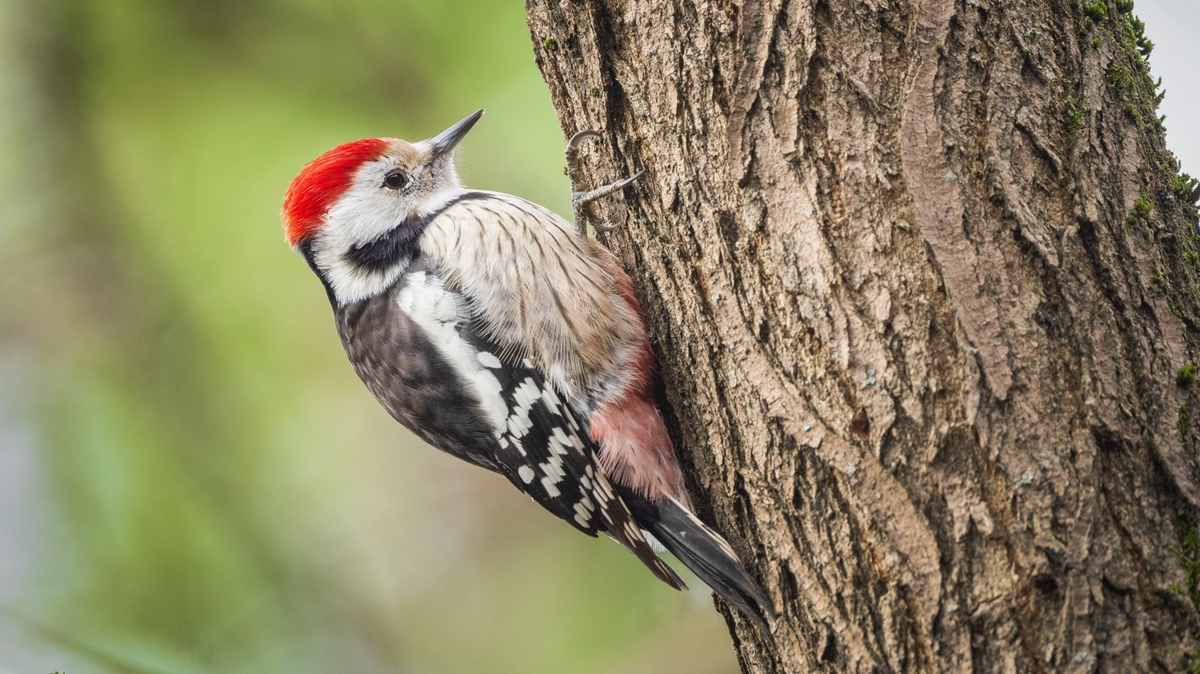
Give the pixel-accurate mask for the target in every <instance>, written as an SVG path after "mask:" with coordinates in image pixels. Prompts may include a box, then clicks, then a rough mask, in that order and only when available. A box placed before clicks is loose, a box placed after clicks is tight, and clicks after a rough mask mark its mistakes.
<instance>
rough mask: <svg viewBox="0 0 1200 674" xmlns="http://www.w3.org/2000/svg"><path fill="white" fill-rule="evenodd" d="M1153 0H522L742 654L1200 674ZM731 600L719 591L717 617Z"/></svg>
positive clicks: (830, 665)
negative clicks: (767, 624) (729, 580)
mask: <svg viewBox="0 0 1200 674" xmlns="http://www.w3.org/2000/svg"><path fill="white" fill-rule="evenodd" d="M1131 4H1132V3H1131V2H1129V0H1117V2H1116V4H1115V5H1113V4H1108V5H1106V4H1105V3H1104V2H1097V3H1094V4H1092V3H1088V4H1087V5H1086V6H1085V5H1084V4H1083V3H1081V0H960V1H958V2H955V1H953V0H878V1H866V2H863V1H860V0H742V1H741V2H737V3H730V2H718V1H716V0H708V1H700V2H696V1H695V0H666V1H663V2H649V1H648V0H527V10H528V14H529V25H530V28H531V33H532V37H533V40H534V45H535V51H536V54H537V62H538V65H539V66H540V67H541V69H542V72H543V74H544V76H545V79H546V82H547V83H548V85H549V87H550V91H551V95H552V97H553V101H554V104H555V107H556V108H557V109H558V112H559V116H560V119H561V121H562V127H563V131H564V133H571V132H574V131H576V130H578V129H583V128H595V129H601V130H603V131H604V132H605V139H606V140H605V141H604V144H603V146H602V147H599V148H597V151H595V152H594V153H593V154H592V156H591V157H590V158H589V162H590V164H589V165H590V171H591V173H590V176H589V180H590V181H591V184H590V185H587V186H594V185H595V184H599V183H600V182H601V181H605V182H607V181H611V180H613V179H616V178H618V177H622V176H624V175H628V174H630V173H632V172H633V171H635V170H639V169H644V170H645V171H646V175H645V177H644V178H643V179H642V180H641V181H640V182H639V183H638V184H637V185H636V186H635V187H634V188H631V189H630V190H627V192H626V196H627V197H629V198H628V199H627V200H626V201H625V203H624V204H622V203H608V204H601V205H599V206H598V207H597V209H596V210H597V212H598V213H597V215H599V216H600V217H604V218H607V219H609V220H611V221H614V222H617V223H622V225H623V226H622V227H621V228H619V229H617V230H616V231H614V232H613V233H611V234H609V235H607V236H606V237H605V241H606V243H608V244H609V245H610V246H611V247H612V248H613V249H614V251H616V252H617V254H618V255H619V256H620V257H621V258H622V259H623V260H624V262H625V264H626V265H627V268H628V269H629V270H630V271H631V272H632V275H633V276H634V278H635V280H636V283H637V284H638V287H639V293H640V294H641V297H642V300H643V302H644V304H645V306H646V308H647V312H648V318H649V322H650V324H651V328H652V332H653V337H654V338H655V342H656V349H657V352H658V356H659V360H660V362H661V364H662V366H663V370H664V377H665V380H666V391H667V392H666V396H667V399H668V401H669V403H670V407H671V409H672V410H673V414H674V415H675V416H676V417H677V422H678V424H677V425H678V428H679V429H680V432H681V435H682V443H681V448H680V452H681V454H682V457H683V459H684V461H685V463H686V464H687V466H688V469H689V472H690V478H691V479H692V485H691V486H692V488H693V490H694V493H695V495H696V496H697V498H698V501H699V503H700V504H701V508H702V514H703V515H704V516H705V517H708V518H710V519H711V520H712V521H713V522H714V523H715V524H716V525H717V527H718V528H719V529H720V530H721V531H724V532H726V533H727V534H728V535H729V537H730V538H731V539H732V541H733V543H734V545H735V546H736V547H737V548H738V550H739V552H740V554H741V555H742V556H743V559H744V560H746V561H747V563H748V565H749V566H750V567H751V568H752V569H753V571H754V572H755V573H756V575H758V577H760V578H761V579H762V582H763V585H764V586H765V587H766V588H767V590H768V592H769V593H770V594H771V596H772V597H773V599H774V601H775V602H776V606H777V608H778V609H779V611H780V618H779V620H778V621H777V623H776V624H775V627H774V629H775V635H776V639H777V640H778V644H779V650H778V653H772V652H770V651H769V650H767V649H765V648H764V647H763V645H762V644H761V643H760V642H759V641H758V640H757V637H756V636H755V633H754V631H753V629H752V628H751V627H749V626H748V625H747V624H745V623H744V622H743V621H741V620H740V619H738V618H731V627H732V628H733V629H734V635H735V642H736V645H737V648H738V649H739V653H740V656H741V658H742V663H743V667H744V668H745V669H746V671H752V672H808V671H829V672H833V671H845V672H884V671H894V672H910V671H912V672H918V671H920V672H925V671H944V672H965V671H976V672H993V671H994V672H1049V671H1056V672H1057V671H1067V672H1084V671H1107V672H1134V671H1163V672H1179V671H1183V670H1185V669H1186V668H1187V667H1189V666H1191V664H1192V663H1193V662H1194V659H1193V655H1192V654H1193V653H1194V650H1195V649H1196V647H1197V644H1196V642H1195V640H1194V638H1193V637H1192V634H1193V632H1194V631H1195V630H1196V629H1197V628H1198V627H1200V615H1198V614H1197V610H1196V608H1195V606H1194V605H1193V601H1192V600H1191V599H1190V598H1189V595H1191V596H1196V588H1195V587H1194V585H1189V580H1190V581H1195V576H1192V577H1185V569H1192V570H1195V569H1197V568H1198V567H1197V566H1196V565H1195V563H1194V561H1195V560H1194V558H1195V556H1196V549H1197V547H1200V546H1198V545H1197V544H1196V540H1195V538H1194V534H1190V532H1192V531H1193V527H1194V526H1195V523H1196V516H1197V512H1198V510H1197V508H1198V506H1200V489H1198V479H1197V478H1198V476H1200V465H1198V461H1197V454H1196V449H1197V437H1196V433H1195V431H1194V430H1193V429H1192V428H1191V426H1192V424H1191V413H1190V412H1189V407H1188V405H1190V406H1191V409H1196V408H1197V401H1196V400H1194V399H1193V398H1194V396H1195V393H1194V392H1193V390H1192V389H1191V388H1190V386H1189V384H1190V382H1189V380H1188V377H1187V373H1186V372H1184V373H1183V374H1181V375H1180V377H1179V379H1180V383H1179V384H1177V383H1176V378H1177V372H1178V371H1179V370H1180V369H1181V368H1184V366H1185V365H1187V364H1189V363H1190V362H1192V361H1194V360H1200V355H1198V349H1200V330H1198V325H1200V318H1197V316H1200V303H1198V302H1197V292H1196V288H1197V268H1198V265H1200V257H1197V256H1196V250H1197V245H1196V237H1195V228H1194V220H1195V217H1196V211H1195V208H1194V206H1193V203H1194V201H1195V197H1196V196H1197V195H1196V191H1195V184H1194V183H1191V182H1189V181H1188V180H1187V179H1186V177H1185V176H1178V175H1176V172H1177V171H1178V166H1177V164H1176V162H1175V160H1174V158H1173V157H1172V156H1171V155H1170V153H1168V152H1167V151H1166V150H1165V148H1164V146H1163V140H1162V128H1161V122H1160V121H1159V120H1158V119H1157V118H1156V117H1155V114H1156V113H1155V112H1154V109H1155V107H1156V105H1157V100H1158V98H1157V90H1156V87H1155V85H1154V84H1153V83H1152V82H1151V81H1150V80H1149V76H1148V71H1147V69H1146V66H1145V62H1144V58H1143V54H1142V53H1140V52H1142V51H1147V52H1148V48H1149V45H1147V44H1146V43H1145V41H1144V40H1139V37H1140V29H1139V27H1138V26H1139V23H1138V22H1136V21H1135V20H1134V19H1133V17H1132V15H1131V14H1130V13H1129V11H1130V6H1129V5H1131ZM726 615H727V616H728V615H729V614H728V612H727V613H726Z"/></svg>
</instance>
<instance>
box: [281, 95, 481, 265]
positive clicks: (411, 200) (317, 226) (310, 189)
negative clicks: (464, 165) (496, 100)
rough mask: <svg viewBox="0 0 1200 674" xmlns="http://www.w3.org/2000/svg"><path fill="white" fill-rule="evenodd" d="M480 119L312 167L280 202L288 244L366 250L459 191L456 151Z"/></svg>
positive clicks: (372, 142)
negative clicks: (341, 245)
mask: <svg viewBox="0 0 1200 674" xmlns="http://www.w3.org/2000/svg"><path fill="white" fill-rule="evenodd" d="M482 116H483V110H478V111H476V112H474V113H473V114H471V115H470V116H468V117H467V118H465V119H463V120H462V121H460V122H458V123H457V124H455V125H454V126H451V127H450V128H449V129H446V130H445V131H443V132H441V133H440V134H438V135H437V136H434V137H433V138H430V139H428V140H423V141H421V142H419V143H409V142H406V141H403V140H400V139H398V138H366V139H363V140H356V141H353V142H350V143H343V144H342V145H338V146H337V147H335V148H333V149H332V150H329V151H328V152H326V153H325V154H323V155H321V156H320V157H317V158H316V159H314V160H313V161H311V162H309V163H308V164H307V165H305V167H304V168H303V169H302V170H301V171H300V175H298V176H296V177H295V179H293V180H292V183H291V185H289V186H288V189H287V194H286V195H285V196H284V198H283V212H282V217H283V226H284V231H285V233H286V236H287V242H288V245H290V246H292V247H293V248H298V247H299V246H301V245H303V244H305V243H307V242H310V241H311V242H320V243H324V244H327V245H329V244H334V243H345V244H347V245H348V246H353V245H355V244H367V243H370V242H371V241H374V240H376V239H378V238H379V237H380V236H382V235H383V234H385V233H387V232H388V231H390V230H392V229H394V228H395V227H396V226H397V225H399V224H401V223H403V222H404V221H405V220H407V219H409V218H412V217H414V216H417V215H419V214H420V213H421V212H422V211H423V210H426V209H427V208H429V207H430V206H433V205H435V204H436V202H438V201H439V195H440V194H442V193H445V192H450V191H454V190H458V189H461V187H462V186H461V184H460V183H459V182H458V175H457V174H456V173H455V171H454V159H453V150H454V148H455V146H457V145H458V142H459V141H460V140H462V139H463V137H464V136H466V135H467V132H468V131H470V130H471V127H472V126H474V125H475V122H477V121H479V118H480V117H482ZM322 247H327V246H322Z"/></svg>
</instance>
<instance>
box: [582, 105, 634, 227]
mask: <svg viewBox="0 0 1200 674" xmlns="http://www.w3.org/2000/svg"><path fill="white" fill-rule="evenodd" d="M600 137H601V136H600V132H599V131H595V130H593V129H584V130H583V131H579V132H577V133H576V134H575V135H573V136H571V139H570V140H568V141H567V147H566V150H565V151H564V154H565V155H566V157H567V178H569V179H570V181H571V208H572V210H573V211H574V212H575V230H576V231H577V232H579V234H580V235H585V234H587V226H588V222H589V221H590V220H591V218H589V217H588V213H587V211H588V208H587V206H588V204H590V203H592V202H593V201H596V200H597V199H603V198H604V197H607V196H609V195H610V194H613V193H614V192H618V191H620V190H621V189H622V188H624V187H625V186H626V185H628V184H630V183H632V182H633V181H635V180H637V179H638V178H640V177H641V175H642V173H644V171H638V172H637V173H635V174H633V175H631V176H629V177H628V178H625V179H623V180H618V181H616V182H614V183H610V184H608V185H605V186H603V187H598V188H596V189H594V190H591V191H588V192H580V191H578V190H576V189H575V186H576V185H577V184H578V183H579V172H580V164H581V162H580V157H579V151H580V149H581V148H582V145H583V143H584V142H585V141H588V140H594V139H598V138H600ZM592 227H594V228H595V229H596V231H597V232H611V231H612V230H614V229H616V227H617V226H616V225H614V224H611V223H608V222H604V223H599V224H596V223H593V224H592Z"/></svg>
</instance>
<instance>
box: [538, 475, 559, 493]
mask: <svg viewBox="0 0 1200 674" xmlns="http://www.w3.org/2000/svg"><path fill="white" fill-rule="evenodd" d="M542 487H543V488H544V489H545V490H546V493H547V494H548V495H549V496H550V498H558V496H559V495H561V494H562V492H560V491H559V490H558V487H555V486H554V483H553V482H551V481H550V478H548V477H543V478H542Z"/></svg>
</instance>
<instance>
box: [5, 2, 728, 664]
mask: <svg viewBox="0 0 1200 674" xmlns="http://www.w3.org/2000/svg"><path fill="white" fill-rule="evenodd" d="M479 107H485V108H487V109H488V115H487V117H485V118H484V120H483V122H482V123H481V124H480V125H479V126H477V127H476V129H475V131H473V132H472V133H471V135H470V136H469V137H468V139H467V140H466V142H465V143H464V146H463V150H462V151H461V153H460V157H461V159H460V167H461V174H462V175H463V177H464V179H465V181H466V182H468V184H470V185H472V186H476V187H482V188H488V189H496V190H502V191H507V192H513V193H516V194H519V195H522V196H525V197H528V198H530V199H533V200H534V201H538V202H541V203H543V204H545V205H547V206H549V207H551V208H554V209H555V210H558V211H559V212H568V211H569V208H568V185H567V183H566V181H565V179H564V178H563V177H562V137H561V135H560V132H559V128H558V124H557V121H556V119H555V115H554V111H553V109H552V108H551V106H550V102H549V98H548V95H547V93H546V90H545V86H544V85H543V83H542V80H541V77H540V75H539V73H538V71H537V68H536V66H535V65H534V62H533V53H532V46H531V41H530V39H529V33H528V29H527V28H526V26H525V21H524V14H523V10H522V8H521V6H520V4H519V3H516V2H501V1H484V0H476V1H468V2H453V3H447V2H439V1H437V0H392V1H388V2H384V1H382V0H354V1H353V2H334V1H333V0H289V1H287V2H285V1H283V0H268V1H266V2H257V3H247V2H237V1H234V0H94V1H91V2H82V1H72V0H0V203H2V204H3V209H0V672H3V673H8V672H22V673H25V672H47V673H48V672H50V671H54V670H58V671H62V672H67V673H68V674H82V673H85V672H256V673H263V672H555V673H561V672H697V673H704V672H732V671H735V670H736V664H735V661H734V656H733V653H732V651H731V649H730V646H729V641H730V640H729V636H728V634H727V632H726V630H725V627H724V624H723V622H722V620H721V619H720V617H719V616H718V615H717V614H716V613H714V612H713V610H712V605H711V600H710V599H709V595H708V592H707V590H705V589H704V588H703V586H701V585H699V583H697V582H695V581H694V580H693V582H692V585H693V587H694V588H695V589H694V590H693V591H692V592H691V593H687V594H680V593H675V592H673V591H672V590H670V589H668V588H667V587H666V586H664V585H662V584H661V583H659V582H658V581H657V580H655V579H654V578H653V577H652V576H651V575H650V573H648V572H647V571H646V570H645V569H644V568H642V566H641V565H640V564H639V563H638V562H637V561H636V560H635V559H634V558H633V557H632V556H630V555H628V554H627V553H625V552H624V551H622V550H621V549H620V548H619V547H618V546H616V545H615V544H613V543H612V542H610V541H608V540H603V539H602V540H593V539H589V538H586V537H583V536H580V535H578V534H577V533H576V532H574V530H572V529H571V528H570V527H569V526H567V525H565V524H563V523H561V522H559V521H557V520H555V519H554V518H552V517H550V516H548V515H546V514H545V513H544V512H542V511H541V510H540V509H539V508H538V507H536V506H535V505H534V504H532V503H531V502H530V501H529V499H528V498H526V497H524V496H521V495H520V494H518V493H516V492H515V491H513V490H512V489H511V488H510V487H509V485H508V484H507V483H506V482H505V481H503V480H502V479H500V478H496V477H494V476H491V475H488V474H485V473H484V472H482V471H480V470H477V469H474V468H471V467H469V466H467V465H466V464H463V463H459V462H457V461H455V460H453V459H451V458H449V457H447V456H444V455H442V454H440V453H438V452H436V451H434V450H432V449H430V448H429V447H427V446H424V445H422V444H421V443H420V442H418V441H416V440H415V439H414V438H413V437H412V436H411V435H409V434H408V433H407V432H406V431H404V430H403V429H402V428H401V427H400V426H398V425H397V424H395V423H394V422H393V421H392V420H391V419H390V418H389V417H388V416H387V415H386V413H385V412H384V411H383V410H382V409H381V408H380V407H379V405H377V404H376V403H375V401H374V400H373V399H372V398H371V397H370V395H369V394H368V393H367V391H366V390H365V389H364V387H363V386H362V385H361V384H360V383H359V382H358V381H357V379H356V378H355V376H354V374H353V373H352V371H351V369H350V367H349V365H348V364H347V362H346V360H345V356H344V355H343V353H342V350H341V347H340V345H339V343H338V340H337V337H336V334H335V332H334V328H333V322H332V320H331V312H330V308H329V306H328V303H327V300H326V299H325V294H324V291H323V290H322V289H321V287H320V284H319V283H318V282H317V281H316V279H315V278H313V277H312V276H311V273H310V272H309V270H308V269H307V268H306V266H305V264H304V263H303V261H302V260H301V259H300V258H299V257H298V256H296V255H294V254H293V253H292V252H291V251H290V250H289V249H288V248H287V246H286V245H285V244H284V242H283V234H282V229H281V225H280V223H279V219H278V210H279V205H280V201H281V197H282V194H283V190H284V188H285V187H286V185H287V183H288V181H289V180H290V179H291V178H292V176H294V175H295V174H296V173H297V172H298V171H299V169H300V167H301V166H302V165H303V164H304V163H305V162H306V161H308V160H310V159H312V158H314V157H316V156H317V155H318V154H320V153H321V152H323V151H324V150H326V149H328V148H329V147H331V146H333V145H335V144H337V143H340V142H343V141H347V140H352V139H355V138H360V137H366V136H399V137H404V138H409V139H418V138H423V137H428V136H430V135H433V134H434V133H437V132H438V131H440V130H441V129H443V128H444V127H446V126H448V125H449V124H451V123H452V122H454V121H456V120H458V119H459V118H461V117H462V116H464V115H465V114H467V113H469V112H471V111H473V110H475V109H476V108H479Z"/></svg>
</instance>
